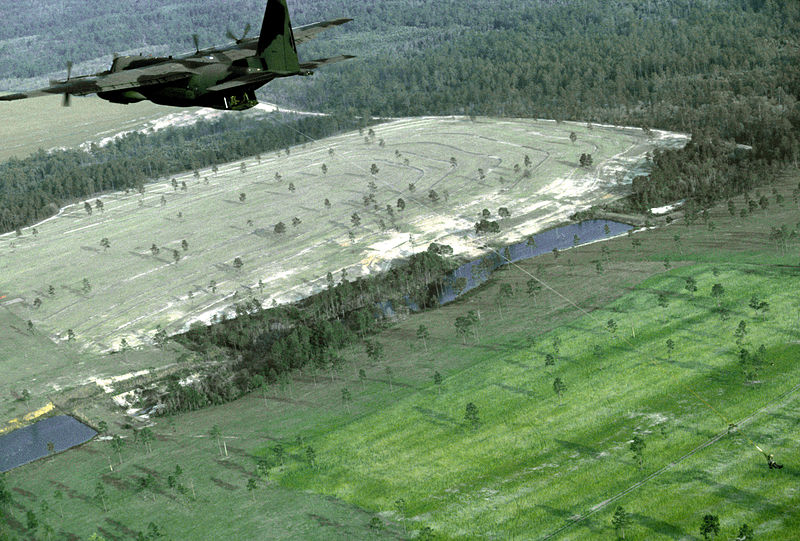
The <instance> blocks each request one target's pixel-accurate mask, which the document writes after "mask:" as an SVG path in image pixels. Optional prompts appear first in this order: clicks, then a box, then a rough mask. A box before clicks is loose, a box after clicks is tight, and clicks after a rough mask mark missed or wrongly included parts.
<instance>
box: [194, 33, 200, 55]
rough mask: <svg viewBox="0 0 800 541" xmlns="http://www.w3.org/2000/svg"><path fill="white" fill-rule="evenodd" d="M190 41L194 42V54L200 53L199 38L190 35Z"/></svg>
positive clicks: (195, 35)
mask: <svg viewBox="0 0 800 541" xmlns="http://www.w3.org/2000/svg"><path fill="white" fill-rule="evenodd" d="M192 41H193V42H194V52H196V53H199V52H200V36H198V35H197V34H192Z"/></svg>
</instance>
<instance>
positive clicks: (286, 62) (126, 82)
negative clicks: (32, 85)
mask: <svg viewBox="0 0 800 541" xmlns="http://www.w3.org/2000/svg"><path fill="white" fill-rule="evenodd" d="M351 20H352V19H335V20H332V21H325V22H320V23H314V24H309V25H306V26H300V27H298V28H294V29H293V28H292V26H291V22H290V21H289V10H288V8H287V7H286V0H268V1H267V8H266V11H265V12H264V22H263V23H262V25H261V35H260V36H259V37H258V38H250V39H245V36H246V35H247V32H248V30H249V29H250V25H247V26H246V27H245V30H244V35H242V37H241V38H236V36H234V35H233V34H232V33H231V32H230V30H229V31H228V37H229V38H231V39H234V40H236V44H235V45H232V46H228V47H212V48H209V49H202V50H201V49H200V48H199V47H198V46H197V36H196V35H195V36H193V38H194V41H195V49H196V51H195V52H194V53H192V54H189V55H185V56H179V57H175V58H173V57H172V56H169V57H152V56H143V55H134V56H119V57H115V58H114V61H113V63H112V64H111V69H109V70H108V71H104V72H101V73H97V74H94V75H84V76H79V77H70V74H71V70H72V64H71V63H68V64H67V78H66V80H64V81H51V82H50V86H49V87H48V88H42V89H40V90H34V91H31V92H21V93H17V94H10V95H5V96H0V101H11V100H20V99H24V98H33V97H36V96H45V95H47V94H63V95H64V105H69V98H70V95H76V96H85V95H87V94H97V95H98V96H99V97H101V98H103V99H104V100H108V101H110V102H113V103H123V104H128V103H135V102H138V101H144V100H150V101H152V102H153V103H158V104H160V105H174V106H177V107H191V106H200V107H212V108H214V109H225V110H234V111H241V110H244V109H250V108H251V107H253V106H255V105H256V104H258V100H257V99H256V95H255V90H256V89H257V88H259V87H261V86H263V85H265V84H267V83H269V82H270V81H272V80H273V79H276V78H278V77H291V76H293V75H311V74H313V73H314V70H315V69H316V68H318V67H320V66H323V65H325V64H332V63H334V62H340V61H342V60H347V59H348V58H353V57H352V56H349V55H341V56H335V57H332V58H322V59H319V60H312V61H311V62H305V63H302V64H301V63H300V62H299V60H298V58H297V44H298V43H303V42H306V41H308V40H310V39H312V38H314V37H315V36H316V35H317V34H318V33H319V32H321V31H322V30H324V29H325V28H328V27H330V26H337V25H340V24H344V23H346V22H348V21H351Z"/></svg>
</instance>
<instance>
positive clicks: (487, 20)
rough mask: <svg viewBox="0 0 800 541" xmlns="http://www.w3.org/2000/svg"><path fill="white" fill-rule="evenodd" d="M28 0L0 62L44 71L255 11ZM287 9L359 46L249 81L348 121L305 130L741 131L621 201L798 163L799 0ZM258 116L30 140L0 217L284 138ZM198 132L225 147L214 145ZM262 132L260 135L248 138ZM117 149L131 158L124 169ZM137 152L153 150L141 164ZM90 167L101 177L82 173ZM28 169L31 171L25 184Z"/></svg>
mask: <svg viewBox="0 0 800 541" xmlns="http://www.w3.org/2000/svg"><path fill="white" fill-rule="evenodd" d="M33 4H34V3H33V2H32V1H27V2H21V3H14V4H13V8H12V6H11V3H10V2H9V1H8V0H0V6H2V7H3V12H4V13H8V14H9V17H8V18H7V20H6V21H5V24H4V25H3V27H2V28H0V77H2V78H6V79H8V78H14V77H15V78H19V77H29V76H39V75H43V74H46V73H49V72H52V71H53V70H57V69H59V67H61V66H62V65H63V61H64V59H67V58H69V59H72V60H75V61H81V60H89V59H92V58H97V57H98V56H100V55H103V54H107V53H109V52H110V51H122V50H131V48H134V49H135V48H136V47H141V48H143V50H144V49H146V50H153V48H155V49H158V48H161V49H163V50H165V51H166V50H170V51H174V50H180V49H181V48H184V49H185V48H186V47H187V43H188V42H189V41H190V35H191V33H192V32H195V31H197V32H198V33H199V34H200V36H201V41H202V42H204V43H208V44H211V43H219V42H220V39H214V36H220V35H222V33H223V32H224V27H225V26H230V27H231V28H233V29H237V28H241V27H243V26H244V24H245V22H246V21H248V22H253V23H256V27H257V26H258V21H259V20H260V17H261V13H262V10H263V2H256V1H254V0H248V1H244V0H239V1H234V2H225V3H218V4H215V3H203V4H200V5H198V4H196V3H190V2H176V1H169V0H161V1H156V2H152V3H150V4H152V5H150V4H148V7H147V10H146V11H144V10H143V9H142V6H141V5H140V4H139V3H132V4H119V3H111V2H107V1H105V0H103V1H100V0H95V1H89V2H83V3H75V2H67V1H66V0H60V1H56V2H50V3H48V4H47V5H45V6H40V5H38V4H37V5H36V6H34V5H33ZM290 9H291V11H292V16H293V22H294V24H295V25H299V24H304V23H309V22H313V21H316V20H321V19H326V18H333V17H340V16H350V17H353V18H354V21H353V22H351V23H349V24H347V25H344V26H343V27H341V28H337V29H335V30H331V31H329V32H328V33H326V34H323V35H322V36H321V37H320V38H318V39H317V40H314V41H312V42H309V43H308V44H305V45H303V46H301V51H300V54H301V57H303V58H312V57H318V56H324V55H329V54H337V53H354V54H357V55H359V58H357V59H355V60H351V61H349V62H346V63H343V64H341V65H335V66H329V67H327V68H326V69H324V70H320V71H319V72H318V73H317V74H316V75H315V77H313V78H302V80H297V79H285V80H278V81H275V82H273V83H271V84H270V85H268V86H266V87H265V88H264V89H263V90H262V91H261V94H262V98H266V99H268V100H271V101H277V102H278V103H281V104H284V105H292V106H296V107H301V108H305V109H315V110H322V111H327V112H330V113H332V114H334V115H335V117H336V118H337V119H346V120H337V121H335V122H330V123H329V121H324V120H314V121H306V122H308V123H310V124H314V125H316V124H321V125H322V124H324V125H325V126H326V127H325V129H320V130H317V131H315V132H314V134H316V135H323V134H327V133H331V132H332V130H333V129H334V128H335V126H338V127H339V128H340V129H345V128H346V127H347V126H350V125H352V123H353V122H355V121H354V120H353V119H355V118H356V117H365V116H368V115H377V116H407V115H408V116H413V115H423V114H434V115H449V114H476V115H477V114H481V115H496V116H523V117H542V118H556V119H571V120H581V121H593V122H610V123H616V124H624V125H637V126H647V127H653V128H660V129H669V130H678V131H685V132H691V133H699V132H701V131H702V135H700V137H702V139H703V140H714V141H719V142H721V143H729V142H734V143H738V144H743V145H748V146H751V147H753V151H752V153H750V154H748V155H744V156H742V155H740V154H736V153H730V152H719V151H715V152H713V153H712V155H708V154H707V153H703V152H700V153H698V152H692V151H687V152H686V153H678V154H676V155H670V157H669V158H665V157H662V158H661V159H658V160H656V161H655V165H656V167H655V171H654V174H653V175H652V176H651V177H650V179H640V180H639V182H637V184H636V186H635V187H634V188H635V190H636V193H635V194H634V196H633V197H632V198H631V202H632V204H633V205H634V206H635V207H636V208H637V209H638V210H644V209H645V208H646V205H648V204H652V205H657V204H663V203H666V202H669V201H670V200H675V199H681V198H687V197H688V198H698V200H703V201H708V200H710V199H713V197H716V195H719V194H720V193H723V192H724V193H728V192H729V191H730V190H729V187H725V188H723V189H721V188H720V187H719V185H720V183H722V184H726V185H727V183H728V180H726V179H731V183H733V185H735V186H743V185H744V184H743V183H742V181H741V178H742V177H743V176H749V177H754V178H757V177H760V176H764V175H766V176H768V175H769V171H770V170H771V168H772V167H773V165H772V164H775V163H784V162H792V163H794V164H796V163H797V161H798V156H800V135H798V133H799V132H800V103H798V96H800V37H799V36H800V3H797V2H777V1H771V0H708V1H704V2H697V1H693V0H661V1H655V0H654V1H649V2H641V1H632V0H628V1H623V0H619V1H615V2H602V1H600V0H581V1H574V2H551V1H543V0H542V1H536V2H524V3H522V2H513V1H510V0H499V1H493V2H490V3H487V2H483V1H478V0H466V1H464V2H438V1H434V0H422V1H415V2H410V1H408V0H387V1H384V2H380V3H377V4H373V3H362V2H356V1H355V0H321V1H313V2H312V1H311V0H294V1H291V2H290ZM36 32H39V34H35V33H36ZM32 36H33V37H32ZM78 36H80V37H78ZM222 41H224V39H223V40H222ZM0 86H2V81H1V80H0ZM248 129H249V128H248ZM273 129H274V127H273V126H272V124H269V128H264V127H259V128H253V130H252V138H253V139H255V140H257V141H259V142H258V143H253V142H250V141H248V137H247V136H246V135H244V129H243V128H242V125H241V124H238V123H237V122H236V121H232V120H228V119H226V120H225V121H223V122H219V123H218V124H216V125H214V126H213V127H212V126H211V125H208V124H204V125H203V127H202V128H199V129H191V128H190V129H175V130H174V131H172V132H170V133H172V134H173V135H171V136H168V135H166V134H165V135H163V136H162V137H163V138H171V141H172V142H176V141H178V142H180V145H173V146H171V147H170V146H167V147H166V149H165V151H164V154H165V155H164V156H163V157H158V156H154V155H152V154H149V155H148V156H147V159H146V160H145V159H140V160H137V158H136V156H141V155H142V151H141V148H140V147H149V148H151V149H155V148H157V147H156V145H157V144H159V143H161V142H162V141H163V139H162V141H158V143H153V144H151V143H147V142H145V141H144V139H141V140H139V141H136V140H135V139H136V138H130V139H129V140H126V141H125V142H124V143H122V144H121V145H120V146H118V147H117V148H116V150H115V151H113V153H114V154H115V155H116V156H121V155H122V154H123V153H127V152H128V150H129V149H131V148H133V149H135V151H134V152H133V153H131V154H130V157H129V158H119V159H118V160H108V159H107V155H105V154H103V155H102V156H101V157H99V158H97V157H96V156H95V155H94V154H93V153H88V154H79V153H64V154H61V155H59V157H58V158H56V159H55V160H54V161H47V160H45V158H44V156H41V155H40V156H39V162H37V163H36V164H35V165H34V164H33V163H31V162H15V163H13V164H10V165H6V166H5V167H3V169H2V170H0V183H2V192H0V193H1V194H2V196H3V198H2V200H1V201H0V205H2V209H0V229H1V230H8V229H10V228H12V227H18V226H21V225H25V224H30V223H32V222H33V221H35V220H37V219H41V218H42V217H44V216H47V215H49V214H50V213H51V212H52V207H53V206H54V205H55V206H58V205H59V204H62V203H63V202H65V200H67V199H69V198H76V197H86V196H90V195H91V194H92V193H93V192H94V191H99V190H105V189H110V188H116V187H133V186H136V184H137V183H139V182H142V181H143V179H145V178H148V177H149V176H157V175H158V174H164V173H170V172H173V171H175V168H177V167H180V166H181V164H182V166H183V167H184V168H193V167H199V166H202V165H208V164H210V163H214V161H215V160H217V161H220V160H222V159H226V158H231V159H236V158H238V157H240V155H243V153H244V152H251V153H254V152H258V151H260V150H266V149H268V148H274V147H275V146H278V147H280V146H285V145H287V144H292V143H294V142H297V139H296V138H295V136H296V135H297V134H290V133H288V132H283V133H281V134H278V135H277V136H273V135H271V134H270V133H269V132H270V131H271V130H273ZM309 129H310V127H309ZM209 131H213V132H214V135H213V138H214V139H215V140H216V141H217V142H218V143H217V144H216V146H219V147H221V148H223V147H224V148H225V149H226V150H225V151H224V152H216V153H215V152H213V150H212V149H213V148H214V147H215V145H212V144H210V143H209V140H210V138H209V136H208V133H207V132H209ZM304 131H305V130H304ZM316 135H315V136H316ZM203 138H205V139H203ZM263 138H269V139H270V140H271V142H270V143H269V144H262V140H263ZM181 145H185V146H186V147H187V149H181ZM201 148H202V150H201ZM234 148H238V149H239V151H238V153H237V152H234V151H233V150H232V149H234ZM726 148H727V147H726ZM189 154H191V157H189ZM212 154H216V156H212ZM120 160H122V161H120ZM128 160H131V161H133V162H137V161H138V162H139V165H137V164H136V163H134V164H133V167H131V168H128V164H127V161H128ZM44 162H47V163H46V165H45V164H44ZM64 162H66V163H68V164H72V165H75V164H81V168H82V169H81V170H82V173H81V174H80V175H79V177H80V178H75V179H73V178H72V177H71V176H69V175H67V176H65V175H63V174H59V175H57V176H58V177H59V178H58V179H56V180H55V181H54V182H51V181H50V180H48V181H47V182H42V181H43V180H44V178H43V173H42V171H55V170H60V169H61V167H62V164H63V163H64ZM98 162H100V163H98ZM145 162H147V163H149V162H153V163H154V164H158V165H157V166H156V169H154V168H153V167H152V166H150V167H149V169H143V168H144V165H145ZM689 162H692V163H691V165H689ZM87 163H88V164H93V165H92V166H91V167H86V165H87ZM121 163H125V169H130V170H131V171H132V174H131V177H130V178H129V179H127V180H120V181H118V180H114V181H113V182H110V181H109V180H107V179H106V178H105V173H106V172H107V171H108V170H110V169H114V168H116V169H117V170H118V171H122V170H123V168H122V167H119V165H120V164H121ZM167 164H168V165H167ZM667 164H669V167H666V168H662V166H666V165H667ZM31 166H32V167H31ZM709 167H710V168H712V169H715V170H718V171H720V174H719V175H717V179H716V181H715V184H716V186H715V187H714V188H713V189H711V188H710V187H709V186H708V183H707V182H705V181H702V179H696V178H694V176H695V175H696V174H698V172H703V171H706V170H708V168H709ZM26 169H29V170H27V171H25V170H26ZM32 170H35V171H37V172H36V173H32V172H31V171H32ZM762 172H763V175H762ZM95 173H97V174H99V175H100V177H102V178H91V175H94V174H95ZM32 175H38V176H39V177H40V178H39V179H38V182H34V181H32V180H31V176H32ZM685 176H692V177H693V178H692V179H690V180H687V179H686V178H683V177H685ZM679 177H680V178H679ZM49 178H52V176H51V177H49ZM720 179H721V180H720ZM53 183H55V184H56V185H55V186H53V185H51V184H53ZM665 183H666V185H665ZM706 188H708V189H706ZM715 194H716V195H715ZM48 209H50V210H48Z"/></svg>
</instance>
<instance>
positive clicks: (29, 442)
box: [0, 415, 97, 472]
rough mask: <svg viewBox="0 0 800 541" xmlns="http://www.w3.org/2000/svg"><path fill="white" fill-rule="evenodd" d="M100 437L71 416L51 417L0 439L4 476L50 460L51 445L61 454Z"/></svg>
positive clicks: (1, 468)
mask: <svg viewBox="0 0 800 541" xmlns="http://www.w3.org/2000/svg"><path fill="white" fill-rule="evenodd" d="M96 434H97V432H95V431H94V430H93V429H92V428H89V427H88V426H86V425H85V424H83V423H81V422H80V421H77V420H76V419H74V418H72V417H70V416H68V415H58V416H56V417H48V418H47V419H42V420H41V421H39V422H37V423H34V424H32V425H29V426H26V427H24V428H19V429H17V430H14V431H13V432H10V433H8V434H6V435H4V436H0V472H6V471H9V470H12V469H14V468H16V467H18V466H22V465H23V464H27V463H28V462H33V461H34V460H37V459H39V458H43V457H46V456H47V455H49V454H50V453H49V452H48V450H47V443H48V442H52V444H53V452H55V453H58V452H59V451H64V450H66V449H69V448H70V447H75V446H76V445H80V444H81V443H84V442H87V441H89V440H90V439H92V438H93V437H95V435H96Z"/></svg>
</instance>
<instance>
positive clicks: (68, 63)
mask: <svg viewBox="0 0 800 541" xmlns="http://www.w3.org/2000/svg"><path fill="white" fill-rule="evenodd" d="M71 76H72V60H67V81H69V78H70V77H71Z"/></svg>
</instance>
